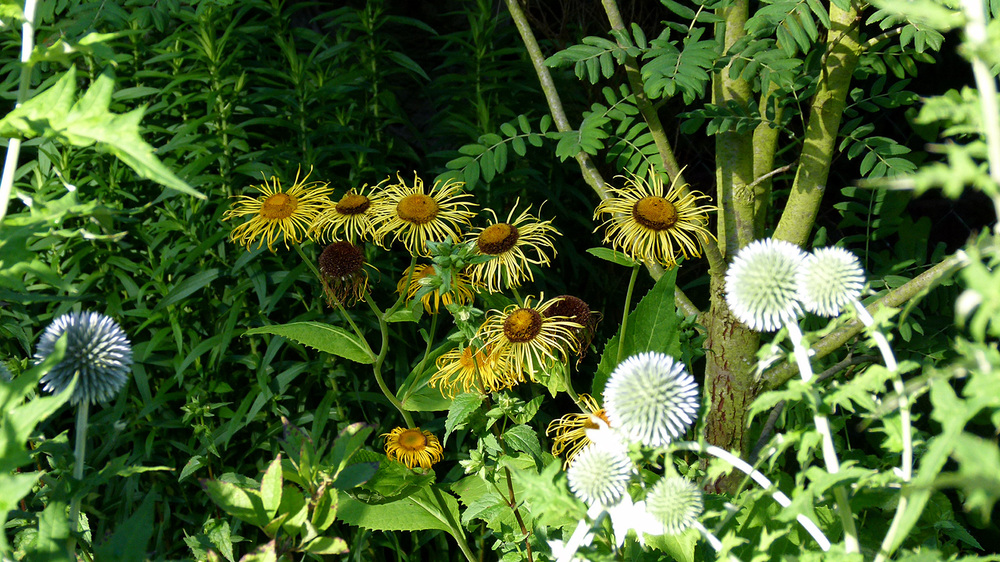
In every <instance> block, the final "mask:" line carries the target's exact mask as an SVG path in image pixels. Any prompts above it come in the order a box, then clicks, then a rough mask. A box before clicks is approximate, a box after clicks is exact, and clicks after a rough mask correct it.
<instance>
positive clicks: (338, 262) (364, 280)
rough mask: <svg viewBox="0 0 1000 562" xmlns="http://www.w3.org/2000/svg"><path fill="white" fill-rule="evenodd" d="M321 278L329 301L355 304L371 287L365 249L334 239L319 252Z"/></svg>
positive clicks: (334, 303) (334, 304)
mask: <svg viewBox="0 0 1000 562" xmlns="http://www.w3.org/2000/svg"><path fill="white" fill-rule="evenodd" d="M319 272H320V281H321V282H322V284H323V292H324V293H325V294H326V300H327V303H328V304H329V305H330V306H331V307H334V306H336V305H337V303H340V304H341V305H343V306H345V307H349V306H353V305H354V303H356V302H357V301H358V300H359V299H361V297H362V296H364V294H365V289H367V288H368V272H366V271H365V253H364V252H363V251H362V250H361V248H359V247H357V246H355V245H354V244H352V243H350V242H333V243H332V244H328V245H327V246H326V248H324V249H323V253H321V254H320V255H319Z"/></svg>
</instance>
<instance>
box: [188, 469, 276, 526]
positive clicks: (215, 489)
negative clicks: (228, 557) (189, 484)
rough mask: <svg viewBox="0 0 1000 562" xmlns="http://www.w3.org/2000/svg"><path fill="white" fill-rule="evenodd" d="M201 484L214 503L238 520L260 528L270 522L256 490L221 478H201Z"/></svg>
mask: <svg viewBox="0 0 1000 562" xmlns="http://www.w3.org/2000/svg"><path fill="white" fill-rule="evenodd" d="M201 485H202V488H204V489H205V492H207V493H208V496H209V497H210V498H212V501H214V502H215V504H216V505H218V506H219V507H220V508H222V510H223V511H225V512H226V513H228V514H229V515H232V516H233V517H235V518H237V519H239V520H240V521H244V522H246V523H250V524H251V525H256V526H258V527H260V528H264V527H266V526H267V524H268V522H270V520H271V518H270V517H269V516H268V514H267V511H266V510H265V509H264V502H263V501H261V497H260V494H259V493H257V492H256V491H254V490H246V489H243V488H241V487H239V486H237V485H236V484H233V483H231V482H223V481H221V480H202V481H201Z"/></svg>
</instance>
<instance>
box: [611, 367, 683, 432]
mask: <svg viewBox="0 0 1000 562" xmlns="http://www.w3.org/2000/svg"><path fill="white" fill-rule="evenodd" d="M604 407H605V408H606V409H607V413H608V420H609V421H610V424H611V427H613V428H615V429H617V430H618V431H620V432H621V433H622V434H623V435H624V436H625V437H627V438H628V439H631V440H632V441H634V442H638V443H642V444H643V445H646V446H647V447H662V446H664V445H667V444H668V443H670V442H671V441H673V440H674V439H677V438H678V437H680V436H681V435H683V434H684V432H686V431H687V430H688V428H689V427H691V424H693V423H694V419H695V416H696V415H697V413H698V386H697V385H696V384H695V382H694V377H692V376H691V375H690V373H688V372H687V370H686V369H685V368H684V364H683V363H681V362H680V361H676V360H675V359H674V358H673V357H670V356H669V355H665V354H663V353H657V352H647V353H640V354H638V355H633V356H631V357H629V358H628V359H626V360H625V361H622V362H621V363H620V364H619V365H618V367H617V368H615V370H614V372H612V373H611V376H610V377H609V378H608V382H607V385H605V387H604Z"/></svg>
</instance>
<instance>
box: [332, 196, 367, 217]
mask: <svg viewBox="0 0 1000 562" xmlns="http://www.w3.org/2000/svg"><path fill="white" fill-rule="evenodd" d="M371 206H372V202H371V201H370V200H369V199H368V198H367V197H365V196H364V195H358V194H357V193H348V194H347V195H345V196H343V197H341V198H340V201H338V202H337V207H336V208H337V212H338V213H340V214H342V215H360V214H361V213H364V212H365V211H367V210H368V207H371Z"/></svg>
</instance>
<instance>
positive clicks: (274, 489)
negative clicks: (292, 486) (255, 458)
mask: <svg viewBox="0 0 1000 562" xmlns="http://www.w3.org/2000/svg"><path fill="white" fill-rule="evenodd" d="M281 486H282V478H281V453H278V456H277V457H275V459H274V460H273V461H271V465H270V466H268V467H267V471H265V472H264V478H262V479H261V481H260V499H261V501H262V502H263V504H264V512H265V513H267V517H268V519H271V518H273V517H274V514H275V513H277V511H278V505H280V504H281Z"/></svg>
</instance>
